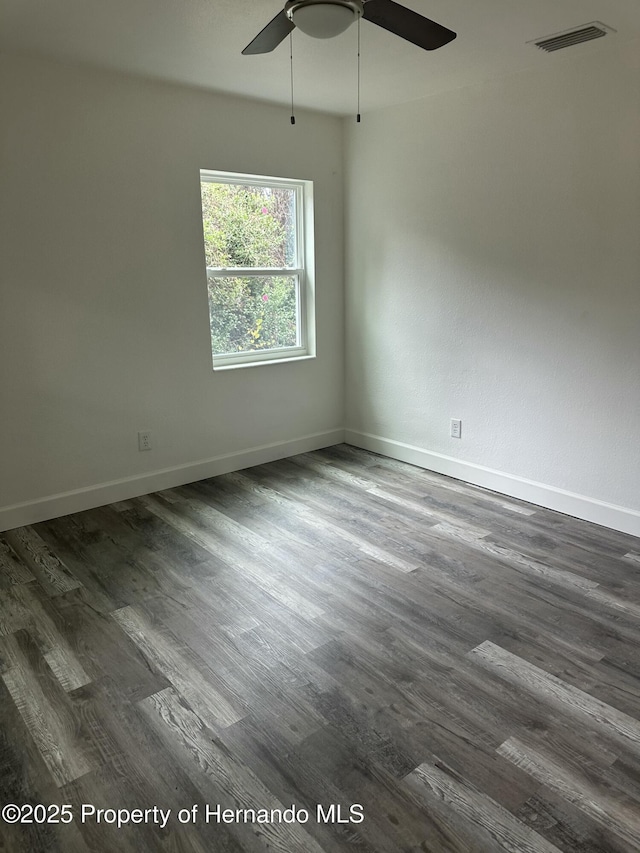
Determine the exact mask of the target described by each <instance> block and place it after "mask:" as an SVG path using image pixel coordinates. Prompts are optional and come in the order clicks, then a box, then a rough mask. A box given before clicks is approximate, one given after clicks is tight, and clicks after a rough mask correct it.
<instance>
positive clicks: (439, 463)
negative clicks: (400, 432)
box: [345, 429, 640, 536]
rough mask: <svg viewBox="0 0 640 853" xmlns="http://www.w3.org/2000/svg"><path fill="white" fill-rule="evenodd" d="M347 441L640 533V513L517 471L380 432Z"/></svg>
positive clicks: (352, 435)
mask: <svg viewBox="0 0 640 853" xmlns="http://www.w3.org/2000/svg"><path fill="white" fill-rule="evenodd" d="M345 441H346V442H347V444H352V445H354V446H355V447H362V448H363V449H364V450H372V451H373V452H374V453H380V454H382V455H383V456H389V457H391V458H392V459H398V460H400V461H401V462H409V463H410V464H412V465H417V466H418V467H419V468H425V469H427V470H429V471H435V472H437V473H438V474H445V475H446V476H448V477H454V478H455V479H456V480H464V482H466V483H473V484H474V485H476V486H482V487H483V488H485V489H491V490H492V491H494V492H500V493H501V494H503V495H508V496H509V497H512V498H518V499H520V500H523V501H528V502H529V503H532V504H536V505H537V506H541V507H545V508H546V509H552V510H556V511H557V512H562V513H564V514H565V515H572V516H574V517H575V518H581V519H584V520H585V521H592V522H594V523H595V524H601V525H602V526H603V527H610V528H612V529H613V530H620V531H622V532H623V533H630V534H631V535H632V536H640V512H638V511H637V510H633V509H627V508H626V507H623V506H616V505H615V504H609V503H605V502H604V501H599V500H596V499H595V498H589V497H586V496H585V495H578V494H575V493H574V492H567V491H565V490H564V489H558V488H556V487H555V486H547V485H545V483H537V482H535V481H534V480H527V479H525V478H524V477H517V476H515V475H513V474H505V473H503V472H502V471H495V470H494V469H493V468H485V467H484V466H483V465H476V464H475V463H473V462H463V461H461V460H460V459H454V458H453V457H451V456H445V455H444V454H442V453H434V452H433V451H430V450H424V449H423V448H421V447H414V446H413V445H411V444H404V443H403V442H401V441H392V440H391V439H388V438H382V437H381V436H379V435H370V434H369V433H366V432H357V431H355V430H351V429H347V430H345Z"/></svg>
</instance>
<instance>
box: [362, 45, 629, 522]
mask: <svg viewBox="0 0 640 853" xmlns="http://www.w3.org/2000/svg"><path fill="white" fill-rule="evenodd" d="M637 55H638V44H637V43H636V44H630V45H627V46H626V47H624V49H622V50H621V52H620V53H619V54H616V53H615V52H614V53H606V52H605V53H599V54H596V55H595V56H594V57H591V58H589V59H588V60H587V59H582V58H579V59H578V60H572V61H568V60H566V59H564V58H560V57H555V56H554V57H550V58H549V71H548V72H543V73H540V72H535V73H534V72H531V73H528V72H527V73H522V74H517V75H513V76H511V77H508V78H504V79H502V80H498V81H495V82H491V83H487V84H483V85H478V86H477V87H472V88H466V89H461V90H457V91H452V92H447V93H444V94H442V95H438V96H436V97H433V98H429V99H427V100H423V101H420V102H417V103H412V104H405V105H402V106H398V107H394V108H389V109H385V110H382V111H379V112H375V113H373V114H368V115H366V118H365V120H364V121H363V123H362V125H361V126H353V125H351V124H349V123H348V124H347V125H346V127H347V128H348V129H347V153H346V182H347V200H348V201H347V207H348V213H347V282H348V287H347V400H348V406H347V425H348V427H349V428H350V429H351V430H353V431H354V432H356V433H358V432H359V433H370V434H373V435H376V436H380V437H383V438H384V439H388V440H391V441H395V442H404V443H406V444H408V445H412V446H414V447H416V448H422V449H424V450H425V451H428V452H432V453H434V454H442V455H444V456H448V457H453V458H454V459H456V460H459V461H460V462H462V463H471V464H475V465H480V466H487V467H489V468H491V469H494V470H497V471H499V472H504V473H506V474H509V475H514V476H516V477H520V478H528V479H530V480H533V481H536V482H537V483H542V484H546V485H548V486H551V487H554V488H556V489H564V490H568V491H571V492H575V493H577V494H579V495H583V496H586V497H588V498H591V499H593V500H595V501H598V500H599V501H605V502H610V503H612V504H616V505H620V506H622V507H626V508H632V509H635V510H639V509H640V447H639V444H638V424H639V423H640V238H639V235H640V165H639V164H640V160H639V158H638V149H639V143H640V69H639V67H638V61H637ZM452 417H457V418H462V420H463V438H462V440H461V441H459V440H455V439H452V438H450V437H449V419H450V418H452ZM460 470H461V473H462V474H463V473H464V468H461V469H460ZM637 519H638V520H637V521H636V522H635V523H636V524H637V523H638V521H640V517H637ZM638 529H639V530H640V527H638Z"/></svg>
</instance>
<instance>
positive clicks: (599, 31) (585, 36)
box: [529, 21, 615, 53]
mask: <svg viewBox="0 0 640 853" xmlns="http://www.w3.org/2000/svg"><path fill="white" fill-rule="evenodd" d="M612 32H615V30H613V29H612V28H611V27H607V26H605V24H601V23H600V21H592V23H590V24H584V25H583V26H581V27H577V28H576V29H573V30H565V32H562V33H555V34H554V35H552V36H545V37H544V38H541V39H535V40H534V41H533V42H529V44H534V45H535V46H536V47H539V48H541V49H542V50H546V51H547V53H551V52H552V51H554V50H563V48H565V47H572V46H573V45H574V44H582V43H583V42H585V41H592V40H593V39H599V38H602V36H606V35H607V33H612Z"/></svg>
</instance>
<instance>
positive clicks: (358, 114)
mask: <svg viewBox="0 0 640 853" xmlns="http://www.w3.org/2000/svg"><path fill="white" fill-rule="evenodd" d="M356 121H357V122H359V121H360V17H358V111H357V113H356Z"/></svg>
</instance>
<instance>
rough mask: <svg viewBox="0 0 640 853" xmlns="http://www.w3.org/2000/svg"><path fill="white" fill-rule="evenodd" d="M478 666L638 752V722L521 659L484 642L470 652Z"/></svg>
mask: <svg viewBox="0 0 640 853" xmlns="http://www.w3.org/2000/svg"><path fill="white" fill-rule="evenodd" d="M470 656H473V659H474V660H477V661H479V662H480V664H481V665H482V666H485V667H487V668H489V669H492V670H494V671H495V672H497V673H498V674H499V675H500V677H501V678H504V679H505V681H508V682H509V683H511V684H513V685H515V686H517V687H519V688H521V689H524V690H526V691H527V692H529V693H532V694H534V695H535V696H537V697H539V698H541V699H542V700H543V701H548V702H549V703H550V704H552V705H554V706H555V707H556V708H559V709H560V710H563V711H566V712H567V713H570V714H572V715H574V716H577V717H579V718H580V719H582V720H583V721H584V722H586V723H587V724H589V725H590V726H593V727H594V728H598V729H600V730H601V731H603V732H604V733H605V734H607V735H609V736H611V737H617V738H620V739H621V740H622V741H623V742H624V743H625V744H626V745H627V746H628V747H629V748H631V749H634V750H637V751H640V722H639V721H638V720H636V719H634V718H633V717H630V716H629V715H628V714H624V713H622V712H621V711H618V710H617V709H616V708H612V707H611V705H607V704H606V703H605V702H601V701H600V700H599V699H594V698H593V696H589V694H588V693H585V692H584V691H582V690H578V689H577V688H575V687H572V686H571V685H570V684H566V683H565V682H563V681H562V680H561V679H559V678H556V676H555V675H551V674H549V673H548V672H544V671H543V670H541V669H540V668H539V667H537V666H534V665H533V664H531V663H529V662H528V661H526V660H523V659H522V658H519V657H517V656H516V655H512V654H511V653H510V652H507V651H505V650H504V649H501V648H500V647H499V646H496V645H495V644H494V643H491V642H489V641H486V642H484V643H482V644H481V645H479V646H477V647H476V648H475V649H473V650H472V651H471V652H470Z"/></svg>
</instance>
